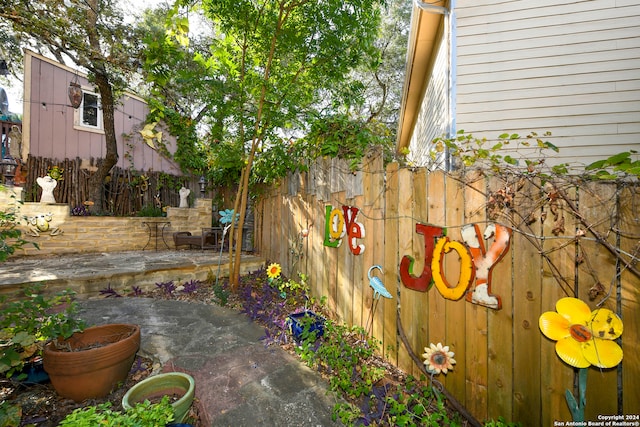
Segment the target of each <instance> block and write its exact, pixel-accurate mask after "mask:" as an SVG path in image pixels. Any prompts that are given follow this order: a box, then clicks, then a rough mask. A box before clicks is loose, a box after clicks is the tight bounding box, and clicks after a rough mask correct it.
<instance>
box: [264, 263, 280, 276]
mask: <svg viewBox="0 0 640 427" xmlns="http://www.w3.org/2000/svg"><path fill="white" fill-rule="evenodd" d="M280 272H282V267H280V264H278V263H275V262H274V263H272V264H269V267H267V277H269V279H277V278H278V277H280Z"/></svg>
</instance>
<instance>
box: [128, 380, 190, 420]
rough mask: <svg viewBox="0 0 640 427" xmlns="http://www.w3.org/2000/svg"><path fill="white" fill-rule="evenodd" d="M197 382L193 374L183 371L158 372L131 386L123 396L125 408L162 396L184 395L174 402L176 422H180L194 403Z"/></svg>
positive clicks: (158, 398)
mask: <svg viewBox="0 0 640 427" xmlns="http://www.w3.org/2000/svg"><path fill="white" fill-rule="evenodd" d="M195 390H196V382H195V380H194V379H193V377H192V376H191V375H188V374H185V373H182V372H167V373H166V374H158V375H154V376H151V377H149V378H146V379H144V380H142V381H140V382H139V383H138V384H136V385H134V386H133V387H131V388H130V389H129V390H128V391H127V393H126V394H125V395H124V397H123V398H122V407H123V408H124V409H130V408H132V407H133V406H134V405H135V404H136V403H142V402H144V401H145V400H149V401H154V400H160V399H161V398H162V396H166V395H168V396H182V397H180V398H179V399H178V400H177V401H175V402H173V403H172V404H171V406H172V407H173V415H174V418H175V419H174V422H176V423H180V422H182V421H183V420H184V418H185V416H186V415H187V412H189V408H190V407H191V404H192V403H193V397H194V395H195Z"/></svg>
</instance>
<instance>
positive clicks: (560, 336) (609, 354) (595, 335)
mask: <svg viewBox="0 0 640 427" xmlns="http://www.w3.org/2000/svg"><path fill="white" fill-rule="evenodd" d="M556 311H557V312H556ZM556 311H547V312H545V313H542V315H541V316H540V320H539V322H538V323H539V326H540V330H541V331H542V333H543V334H544V335H545V336H546V337H547V338H549V339H552V340H554V341H557V342H556V353H557V354H558V357H560V359H562V360H563V361H565V362H566V363H568V364H569V365H571V366H575V367H576V368H588V367H589V366H591V365H594V366H597V367H598V368H613V367H614V366H616V365H617V364H618V363H620V362H621V361H622V349H621V348H620V346H619V345H618V344H617V343H615V342H614V341H613V340H615V339H616V338H618V337H619V336H620V335H622V330H623V326H622V320H621V319H620V318H619V317H618V316H617V315H616V314H615V313H614V312H613V311H611V310H609V309H607V308H599V309H596V310H594V311H591V309H590V308H589V306H588V305H587V304H586V303H585V302H583V301H581V300H579V299H577V298H569V297H567V298H561V299H559V300H558V302H557V303H556Z"/></svg>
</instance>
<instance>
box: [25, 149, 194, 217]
mask: <svg viewBox="0 0 640 427" xmlns="http://www.w3.org/2000/svg"><path fill="white" fill-rule="evenodd" d="M98 162H99V161H98ZM54 166H58V167H59V168H62V169H63V175H62V176H63V179H62V180H60V181H58V184H57V185H56V188H55V189H54V190H53V196H54V197H55V199H56V202H57V203H64V204H67V205H69V207H70V209H73V208H76V207H81V206H83V203H84V202H85V201H87V200H89V178H90V177H91V175H92V173H93V172H91V171H89V170H88V169H86V168H85V167H83V162H82V160H81V159H80V158H75V159H64V160H62V161H60V160H55V159H47V158H42V157H33V156H29V158H28V159H27V163H26V166H25V168H24V170H26V176H25V184H24V193H25V194H24V201H26V202H36V201H38V200H40V197H41V195H42V189H41V188H40V187H39V186H38V184H37V179H38V178H39V177H43V176H45V175H47V174H48V172H49V169H50V168H52V167H54ZM141 176H145V177H146V178H147V183H146V184H143V180H142V179H141ZM169 184H171V185H169ZM177 185H184V186H186V187H188V188H198V184H197V181H196V178H188V177H183V176H173V175H168V174H166V173H163V172H158V171H147V172H140V171H137V172H135V173H134V172H133V171H131V170H129V169H121V168H118V167H114V168H113V169H112V170H111V173H110V175H109V177H108V179H107V181H106V182H105V184H104V187H103V188H104V194H105V201H106V203H105V205H104V206H103V209H104V210H105V211H108V212H110V213H112V214H113V215H115V216H130V215H135V213H136V212H138V211H140V210H141V209H142V208H143V207H147V206H158V207H159V206H178V205H179V203H180V195H179V192H178V190H179V188H176V186H177ZM192 195H193V197H196V196H197V195H196V194H195V192H192Z"/></svg>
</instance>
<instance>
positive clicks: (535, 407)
mask: <svg viewBox="0 0 640 427" xmlns="http://www.w3.org/2000/svg"><path fill="white" fill-rule="evenodd" d="M538 199H539V191H538V189H537V187H536V186H535V185H533V184H532V183H529V182H527V183H525V185H524V187H523V188H522V189H521V190H520V192H518V193H517V194H516V196H515V199H514V202H513V203H514V205H515V206H519V205H524V206H527V205H528V204H529V203H531V201H532V200H538ZM538 209H539V207H538ZM535 225H536V228H535V229H529V231H532V232H534V233H536V234H539V232H540V227H539V223H535ZM512 239H513V243H512V245H511V250H512V251H513V253H514V255H513V256H514V257H516V259H517V261H516V262H515V263H514V266H513V277H514V287H513V326H514V329H513V332H512V335H513V349H514V359H513V403H512V405H513V413H512V415H511V417H507V419H510V420H513V421H523V422H524V421H525V420H526V423H527V425H529V426H541V425H542V424H541V420H540V416H541V414H540V411H541V407H540V399H541V396H540V375H539V372H540V357H539V353H540V344H541V343H540V341H541V338H540V336H541V334H540V332H539V330H538V317H539V316H540V314H541V313H542V311H541V302H540V301H541V297H542V289H541V279H540V271H541V269H542V259H541V257H540V253H539V252H538V249H537V248H536V247H535V246H534V245H533V244H532V241H530V240H529V239H532V240H533V238H529V237H528V236H527V235H526V234H523V233H514V235H513V237H512ZM516 254H517V255H516ZM545 311H546V310H545Z"/></svg>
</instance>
